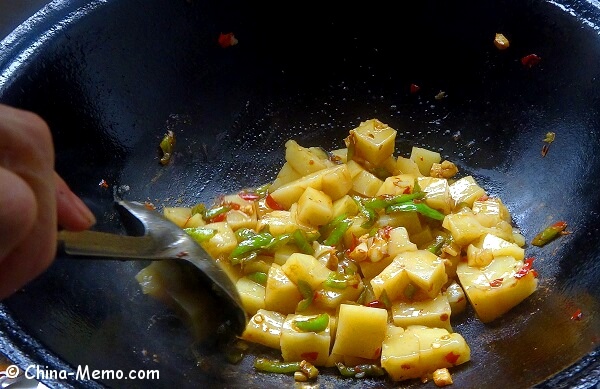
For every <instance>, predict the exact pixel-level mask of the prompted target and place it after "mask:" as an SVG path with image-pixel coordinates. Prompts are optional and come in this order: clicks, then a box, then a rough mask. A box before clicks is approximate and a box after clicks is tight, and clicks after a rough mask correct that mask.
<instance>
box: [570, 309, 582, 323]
mask: <svg viewBox="0 0 600 389" xmlns="http://www.w3.org/2000/svg"><path fill="white" fill-rule="evenodd" d="M582 316H583V312H581V309H579V308H577V310H576V311H575V312H573V314H572V315H571V320H576V321H579V320H581V317H582Z"/></svg>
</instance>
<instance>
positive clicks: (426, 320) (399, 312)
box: [392, 294, 452, 332]
mask: <svg viewBox="0 0 600 389" xmlns="http://www.w3.org/2000/svg"><path fill="white" fill-rule="evenodd" d="M451 314H452V311H451V309H450V303H449V302H448V297H447V296H446V295H444V294H439V295H437V296H436V297H435V298H434V299H431V300H424V301H412V302H405V301H397V302H395V303H393V304H392V316H393V318H394V324H395V325H397V326H399V327H405V328H406V327H408V326H411V325H423V326H427V327H437V328H444V329H446V330H447V331H448V332H452V326H451V325H450V315H451Z"/></svg>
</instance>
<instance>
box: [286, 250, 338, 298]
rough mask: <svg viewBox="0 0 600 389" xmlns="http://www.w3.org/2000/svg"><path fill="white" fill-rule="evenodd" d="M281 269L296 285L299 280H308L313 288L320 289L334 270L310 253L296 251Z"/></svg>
mask: <svg viewBox="0 0 600 389" xmlns="http://www.w3.org/2000/svg"><path fill="white" fill-rule="evenodd" d="M281 270H283V272H284V273H285V275H286V276H288V278H289V279H290V280H292V282H293V283H294V284H296V285H298V281H300V280H302V281H305V282H307V283H308V284H309V285H310V286H311V288H312V289H313V290H316V289H319V288H320V287H321V284H322V283H323V281H325V280H326V279H327V278H328V277H329V275H330V274H332V273H333V272H332V271H331V270H329V269H328V268H327V267H325V265H324V264H322V263H321V262H319V261H318V260H317V259H316V258H315V257H313V256H312V255H308V254H302V253H294V254H292V255H290V257H289V258H288V260H287V261H286V262H285V264H283V266H281Z"/></svg>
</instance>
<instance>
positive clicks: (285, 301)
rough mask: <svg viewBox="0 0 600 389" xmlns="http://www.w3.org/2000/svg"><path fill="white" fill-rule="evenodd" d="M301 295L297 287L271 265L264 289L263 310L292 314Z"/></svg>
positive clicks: (282, 272)
mask: <svg viewBox="0 0 600 389" xmlns="http://www.w3.org/2000/svg"><path fill="white" fill-rule="evenodd" d="M301 300H302V295H301V294H300V291H299V290H298V286H296V284H294V283H293V282H292V280H290V278H289V277H288V276H287V275H286V274H285V272H284V271H283V270H282V269H281V266H279V265H278V264H276V263H273V264H272V265H271V268H270V269H269V274H268V277H267V285H266V287H265V308H266V309H269V310H272V311H277V312H281V313H286V314H288V313H294V312H295V311H296V307H297V306H298V303H299V302H300V301H301Z"/></svg>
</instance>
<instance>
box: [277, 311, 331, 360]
mask: <svg viewBox="0 0 600 389" xmlns="http://www.w3.org/2000/svg"><path fill="white" fill-rule="evenodd" d="M316 316H317V315H308V316H304V315H295V314H291V315H288V316H287V317H286V319H285V321H284V322H283V326H282V329H281V355H282V356H283V360H284V361H286V362H293V361H302V360H306V361H307V362H310V363H312V364H313V365H316V366H324V365H325V364H326V363H327V360H328V359H329V346H330V344H331V330H330V327H329V326H328V327H327V328H326V329H325V330H324V331H321V332H318V333H317V332H312V331H302V330H300V329H298V328H297V327H296V326H295V325H294V321H295V320H309V319H312V318H314V317H316Z"/></svg>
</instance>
